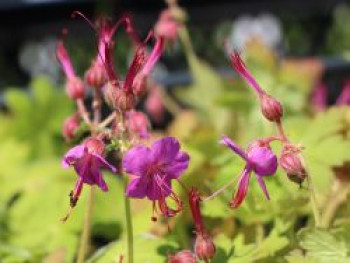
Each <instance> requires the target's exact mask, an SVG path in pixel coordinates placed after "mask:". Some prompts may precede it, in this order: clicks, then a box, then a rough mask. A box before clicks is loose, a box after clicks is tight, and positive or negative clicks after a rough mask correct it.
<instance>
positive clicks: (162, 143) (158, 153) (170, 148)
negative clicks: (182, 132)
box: [151, 137, 180, 164]
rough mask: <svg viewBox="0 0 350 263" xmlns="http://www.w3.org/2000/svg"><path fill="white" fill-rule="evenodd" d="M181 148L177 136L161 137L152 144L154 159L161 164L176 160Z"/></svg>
mask: <svg viewBox="0 0 350 263" xmlns="http://www.w3.org/2000/svg"><path fill="white" fill-rule="evenodd" d="M179 149H180V144H179V142H178V141H177V140H176V139H175V138H173V137H164V138H161V139H159V140H157V141H156V142H155V143H154V144H153V145H152V148H151V151H152V161H153V162H158V163H159V164H169V163H171V162H173V161H174V159H175V158H176V156H177V154H178V152H179Z"/></svg>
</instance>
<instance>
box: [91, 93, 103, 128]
mask: <svg viewBox="0 0 350 263" xmlns="http://www.w3.org/2000/svg"><path fill="white" fill-rule="evenodd" d="M92 108H93V111H94V125H97V124H98V123H99V122H100V121H101V110H102V93H101V90H100V89H95V90H94V99H93V101H92Z"/></svg>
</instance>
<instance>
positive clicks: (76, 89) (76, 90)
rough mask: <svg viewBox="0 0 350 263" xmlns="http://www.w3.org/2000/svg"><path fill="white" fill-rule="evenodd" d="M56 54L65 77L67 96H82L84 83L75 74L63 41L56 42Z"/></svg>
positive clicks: (77, 97) (79, 97) (78, 97)
mask: <svg viewBox="0 0 350 263" xmlns="http://www.w3.org/2000/svg"><path fill="white" fill-rule="evenodd" d="M56 56H57V59H58V61H59V62H60V64H61V66H62V69H63V71H64V73H65V75H66V77H67V83H66V91H67V94H68V97H70V98H71V99H74V100H76V99H81V98H83V97H84V83H83V81H82V80H81V79H80V78H79V77H77V76H76V75H75V72H74V68H73V65H72V62H71V60H70V57H69V55H68V52H67V50H66V48H65V46H64V44H63V41H60V42H59V43H58V44H57V50H56Z"/></svg>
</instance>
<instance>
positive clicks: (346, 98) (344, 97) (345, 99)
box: [335, 80, 350, 106]
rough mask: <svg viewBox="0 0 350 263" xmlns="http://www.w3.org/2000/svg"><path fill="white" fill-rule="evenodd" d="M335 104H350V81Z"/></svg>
mask: <svg viewBox="0 0 350 263" xmlns="http://www.w3.org/2000/svg"><path fill="white" fill-rule="evenodd" d="M335 104H336V105H338V106H341V105H348V104H350V80H347V81H346V82H345V85H344V87H343V90H342V92H341V93H340V95H339V97H338V98H337V101H336V102H335Z"/></svg>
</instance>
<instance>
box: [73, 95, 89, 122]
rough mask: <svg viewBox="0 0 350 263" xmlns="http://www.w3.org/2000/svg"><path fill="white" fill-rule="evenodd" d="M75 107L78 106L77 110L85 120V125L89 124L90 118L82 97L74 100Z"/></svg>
mask: <svg viewBox="0 0 350 263" xmlns="http://www.w3.org/2000/svg"><path fill="white" fill-rule="evenodd" d="M76 103H77V107H78V112H79V115H80V117H81V118H82V119H83V120H84V122H86V124H87V125H89V126H90V125H91V120H90V118H89V113H88V111H87V109H86V108H85V105H84V101H83V99H77V100H76Z"/></svg>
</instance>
